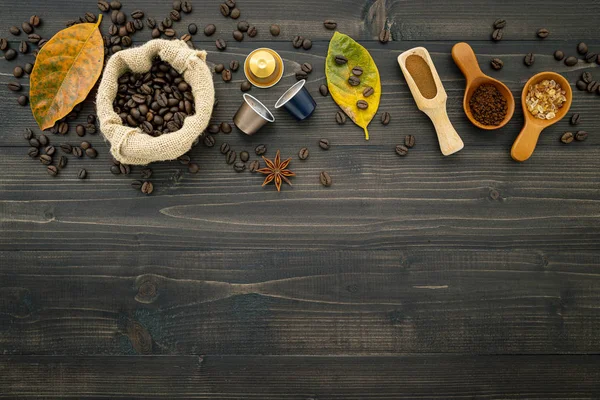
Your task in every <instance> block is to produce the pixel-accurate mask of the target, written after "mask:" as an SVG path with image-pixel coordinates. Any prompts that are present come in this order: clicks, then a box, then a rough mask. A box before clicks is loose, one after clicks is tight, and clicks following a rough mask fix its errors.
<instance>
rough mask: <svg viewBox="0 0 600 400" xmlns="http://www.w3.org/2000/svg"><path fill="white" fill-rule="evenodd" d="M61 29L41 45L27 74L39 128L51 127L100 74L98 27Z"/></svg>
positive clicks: (101, 55)
mask: <svg viewBox="0 0 600 400" xmlns="http://www.w3.org/2000/svg"><path fill="white" fill-rule="evenodd" d="M101 21H102V15H100V16H99V18H98V22H97V23H95V24H89V23H85V24H77V25H73V26H71V27H69V28H66V29H63V30H62V31H60V32H58V33H57V34H56V35H54V36H53V37H52V39H50V40H49V41H48V42H47V43H46V44H45V45H44V47H42V49H41V50H40V52H39V53H38V56H37V58H36V60H35V66H34V68H33V71H32V72H31V77H30V85H31V87H30V89H29V96H30V103H31V111H32V112H33V116H34V117H35V120H36V121H37V123H38V125H39V126H40V128H41V129H42V130H44V129H47V128H50V127H52V126H53V125H54V124H55V123H56V121H58V120H60V119H61V118H63V117H64V116H66V115H67V114H69V113H70V112H71V110H72V109H73V107H75V106H76V105H77V104H79V103H80V102H82V101H83V100H85V98H86V97H87V95H88V93H89V92H90V90H92V88H93V87H94V84H95V83H96V81H97V80H98V78H99V77H100V74H101V73H102V66H103V63H104V43H103V41H102V35H101V34H100V29H98V26H99V25H100V22H101Z"/></svg>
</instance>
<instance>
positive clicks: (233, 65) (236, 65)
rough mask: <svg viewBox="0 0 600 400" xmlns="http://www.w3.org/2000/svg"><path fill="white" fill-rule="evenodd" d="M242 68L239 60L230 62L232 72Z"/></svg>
mask: <svg viewBox="0 0 600 400" xmlns="http://www.w3.org/2000/svg"><path fill="white" fill-rule="evenodd" d="M239 68H240V62H239V61H238V60H232V61H230V62H229V69H230V70H232V71H234V72H235V71H237V70H238V69H239Z"/></svg>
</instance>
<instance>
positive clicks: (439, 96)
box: [398, 47, 464, 156]
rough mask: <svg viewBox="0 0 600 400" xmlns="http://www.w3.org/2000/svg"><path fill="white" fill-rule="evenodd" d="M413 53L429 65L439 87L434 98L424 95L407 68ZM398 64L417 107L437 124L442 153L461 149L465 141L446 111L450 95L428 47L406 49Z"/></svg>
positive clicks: (446, 153) (436, 128)
mask: <svg viewBox="0 0 600 400" xmlns="http://www.w3.org/2000/svg"><path fill="white" fill-rule="evenodd" d="M413 55H416V56H419V57H421V58H422V59H423V60H425V62H426V63H427V65H428V66H429V69H430V71H431V75H432V78H433V81H434V82H435V86H436V88H437V92H436V94H435V96H434V97H433V98H430V99H428V98H426V97H425V96H423V94H422V93H421V90H420V89H419V87H418V86H417V84H416V83H415V80H414V79H413V77H412V76H411V74H410V72H409V71H408V69H407V68H406V59H407V58H408V57H410V56H413ZM398 64H399V65H400V69H402V73H403V74H404V77H405V78H406V82H407V83H408V87H409V88H410V91H411V93H412V95H413V97H414V99H415V103H417V107H418V108H419V110H421V111H423V112H424V113H425V114H427V116H428V117H429V119H431V122H433V125H434V126H435V131H436V133H437V137H438V141H439V143H440V150H441V151H442V154H443V155H445V156H449V155H450V154H453V153H456V152H457V151H460V150H461V149H462V148H463V147H464V143H463V141H462V139H461V138H460V136H458V133H457V132H456V130H454V127H453V126H452V123H451V122H450V119H449V118H448V113H447V112H446V100H447V99H448V95H447V94H446V91H445V90H444V86H443V85H442V81H441V80H440V77H439V75H438V73H437V71H436V69H435V66H434V65H433V61H432V60H431V57H430V56H429V52H428V51H427V49H425V48H424V47H415V48H414V49H410V50H407V51H405V52H404V53H402V54H400V55H399V56H398Z"/></svg>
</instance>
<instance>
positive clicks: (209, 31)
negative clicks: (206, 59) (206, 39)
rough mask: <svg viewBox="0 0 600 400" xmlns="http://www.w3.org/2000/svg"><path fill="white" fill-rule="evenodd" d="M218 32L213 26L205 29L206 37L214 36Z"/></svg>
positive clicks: (210, 25)
mask: <svg viewBox="0 0 600 400" xmlns="http://www.w3.org/2000/svg"><path fill="white" fill-rule="evenodd" d="M216 31H217V27H216V26H215V25H213V24H208V25H206V26H205V27H204V35H206V36H212V35H213V34H214V33H215V32H216Z"/></svg>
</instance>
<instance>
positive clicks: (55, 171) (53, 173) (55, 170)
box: [46, 165, 58, 176]
mask: <svg viewBox="0 0 600 400" xmlns="http://www.w3.org/2000/svg"><path fill="white" fill-rule="evenodd" d="M46 170H47V171H48V175H50V176H56V175H58V168H56V167H55V166H54V165H48V167H47V168H46Z"/></svg>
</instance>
